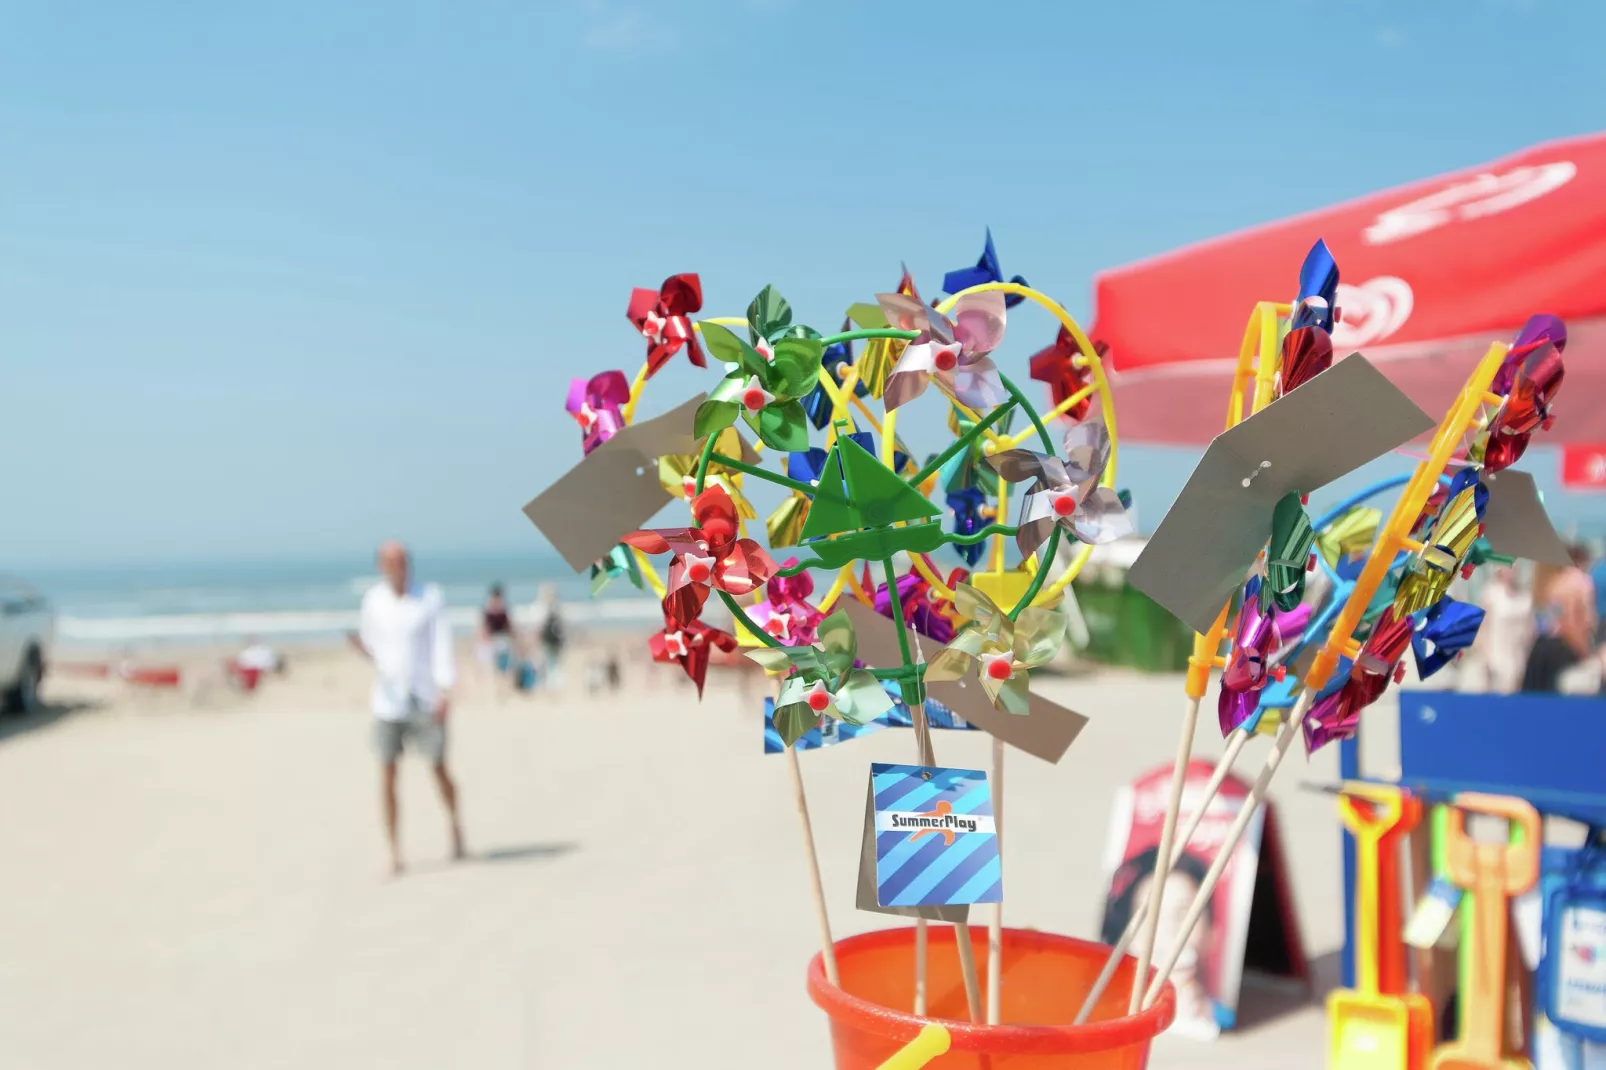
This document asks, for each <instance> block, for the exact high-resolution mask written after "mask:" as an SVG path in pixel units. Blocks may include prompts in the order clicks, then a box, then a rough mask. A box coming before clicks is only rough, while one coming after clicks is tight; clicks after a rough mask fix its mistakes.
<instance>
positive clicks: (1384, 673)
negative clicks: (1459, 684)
mask: <svg viewBox="0 0 1606 1070" xmlns="http://www.w3.org/2000/svg"><path fill="white" fill-rule="evenodd" d="M1414 630H1415V622H1414V621H1413V620H1412V619H1411V617H1410V616H1407V615H1396V614H1395V612H1394V607H1393V606H1392V605H1391V606H1389V607H1388V608H1387V609H1385V610H1384V611H1383V615H1382V616H1381V617H1379V618H1378V619H1377V623H1376V624H1374V625H1373V626H1372V634H1370V635H1368V636H1367V637H1366V642H1365V643H1364V644H1363V645H1362V646H1361V651H1360V653H1359V654H1358V655H1357V656H1356V658H1355V662H1354V664H1353V665H1351V666H1350V670H1349V677H1348V679H1346V680H1345V681H1344V683H1343V684H1342V685H1341V686H1339V687H1338V688H1337V689H1335V690H1332V691H1326V690H1325V689H1324V693H1323V694H1321V695H1320V696H1319V697H1318V698H1317V699H1316V702H1315V703H1314V704H1313V705H1312V706H1311V708H1310V712H1309V713H1307V714H1306V715H1305V723H1304V725H1303V726H1302V727H1303V728H1304V730H1305V749H1306V751H1309V752H1314V751H1316V750H1319V749H1320V748H1322V747H1325V746H1326V745H1327V744H1329V743H1331V742H1333V741H1334V740H1337V739H1350V738H1353V737H1354V735H1355V730H1356V728H1357V727H1358V726H1359V725H1360V721H1361V711H1362V710H1364V709H1365V708H1366V707H1368V706H1370V705H1371V704H1372V703H1374V702H1376V701H1377V700H1378V697H1379V696H1381V695H1382V694H1383V692H1384V691H1387V690H1388V686H1389V680H1390V679H1391V678H1392V679H1393V680H1395V681H1396V682H1398V680H1399V679H1400V677H1401V676H1402V674H1403V673H1404V672H1405V666H1404V665H1403V664H1401V662H1400V659H1401V658H1402V657H1404V656H1405V648H1406V647H1408V646H1410V645H1411V635H1412V633H1413V631H1414Z"/></svg>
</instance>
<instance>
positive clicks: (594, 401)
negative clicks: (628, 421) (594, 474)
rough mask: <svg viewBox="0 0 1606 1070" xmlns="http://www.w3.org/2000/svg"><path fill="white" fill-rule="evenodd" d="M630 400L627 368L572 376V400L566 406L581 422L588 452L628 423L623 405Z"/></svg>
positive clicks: (570, 394) (570, 383)
mask: <svg viewBox="0 0 1606 1070" xmlns="http://www.w3.org/2000/svg"><path fill="white" fill-rule="evenodd" d="M629 400H630V383H629V382H628V381H627V380H626V379H625V373H624V372H618V371H613V372H598V373H597V374H596V375H593V376H592V377H591V378H590V379H571V380H569V400H568V403H567V405H565V406H564V407H565V408H567V409H568V410H569V415H570V416H573V417H574V420H575V422H576V423H578V424H579V425H580V430H581V432H582V433H583V434H584V436H585V438H584V440H583V442H584V448H585V451H586V452H587V453H590V452H591V451H592V450H594V449H596V448H597V447H598V446H600V445H602V444H603V443H604V442H606V441H608V440H609V439H610V438H612V437H613V436H614V435H616V434H618V433H619V431H620V429H621V428H623V427H624V426H625V418H624V416H623V414H622V413H621V412H620V407H621V406H623V405H624V404H625V403H626V402H627V401H629Z"/></svg>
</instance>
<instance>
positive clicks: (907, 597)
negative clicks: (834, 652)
mask: <svg viewBox="0 0 1606 1070" xmlns="http://www.w3.org/2000/svg"><path fill="white" fill-rule="evenodd" d="M926 560H927V561H928V562H929V561H930V558H927V559H926ZM954 573H955V574H956V575H957V576H961V577H962V576H967V575H969V573H967V572H965V571H964V570H963V569H955V570H954ZM948 582H949V584H950V585H951V584H954V583H957V582H958V580H957V579H956V578H955V576H953V575H951V576H949V577H948ZM898 601H899V602H901V603H902V604H903V619H904V620H906V621H908V623H909V627H911V628H913V629H914V630H915V631H917V632H919V633H920V634H921V635H923V636H925V637H926V638H928V639H934V640H936V641H937V642H939V643H944V644H946V643H950V642H952V641H953V638H954V622H953V621H952V620H951V619H949V618H948V617H947V616H946V615H945V614H944V613H943V607H942V605H941V603H942V602H943V601H944V600H943V599H942V598H940V597H939V596H938V594H937V591H936V588H934V587H932V586H931V584H930V583H928V582H927V581H926V578H925V577H924V576H922V575H921V574H920V573H919V572H917V571H910V572H906V573H904V574H903V575H902V576H899V577H898ZM875 611H876V612H877V613H879V614H881V615H882V616H883V617H888V618H891V617H892V595H891V593H890V592H889V591H888V590H887V585H886V584H884V583H883V584H882V585H881V586H879V587H877V588H876V589H875Z"/></svg>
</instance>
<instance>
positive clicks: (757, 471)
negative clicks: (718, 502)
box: [699, 453, 814, 497]
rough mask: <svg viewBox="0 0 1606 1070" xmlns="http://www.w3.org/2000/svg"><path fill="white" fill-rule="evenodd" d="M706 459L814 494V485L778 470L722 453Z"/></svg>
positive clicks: (792, 488)
mask: <svg viewBox="0 0 1606 1070" xmlns="http://www.w3.org/2000/svg"><path fill="white" fill-rule="evenodd" d="M708 459H709V460H710V461H712V462H713V463H715V464H722V465H724V466H725V467H726V468H730V469H732V470H734V471H737V472H746V473H747V474H748V475H750V476H752V477H753V478H754V479H762V480H763V481H764V482H766V483H774V484H776V485H777V486H781V487H786V488H788V489H790V490H795V491H797V492H798V493H799V494H807V495H809V496H811V497H812V496H813V494H814V485H813V484H811V483H804V482H803V481H802V480H798V479H793V478H792V477H791V476H783V475H781V474H780V473H779V472H771V471H769V470H768V469H765V468H760V467H759V466H758V465H756V464H748V463H747V462H746V461H739V460H737V459H736V458H734V457H727V456H725V455H724V454H723V453H711V454H709V455H708ZM699 493H700V491H699Z"/></svg>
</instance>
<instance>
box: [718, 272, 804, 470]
mask: <svg viewBox="0 0 1606 1070" xmlns="http://www.w3.org/2000/svg"><path fill="white" fill-rule="evenodd" d="M747 328H748V337H749V338H750V339H751V341H747V342H744V341H743V340H742V339H741V338H739V337H737V336H736V335H735V334H733V333H732V332H731V331H730V329H729V328H726V327H722V326H720V325H719V324H716V323H704V324H703V325H702V332H703V344H705V345H706V346H708V350H709V352H711V353H713V354H714V357H715V358H716V359H718V360H722V361H724V362H725V363H726V364H728V365H731V366H732V369H733V370H732V371H731V372H730V374H728V375H726V376H725V378H724V379H722V380H720V383H719V385H718V386H716V387H715V388H714V390H713V392H712V393H710V394H709V396H708V399H707V400H706V401H704V402H703V403H702V404H701V405H700V406H698V408H697V416H696V420H695V421H694V424H695V426H694V431H695V433H696V434H697V435H698V437H701V436H703V435H706V434H711V433H712V432H713V431H715V430H718V429H720V428H724V427H729V426H730V425H731V424H733V423H735V422H736V417H737V416H738V415H740V416H741V417H742V419H743V420H745V421H747V425H748V426H749V427H751V428H752V429H753V430H754V431H756V432H757V433H758V437H759V438H760V439H762V440H763V441H764V444H765V445H766V446H769V447H771V448H772V449H778V450H805V449H808V446H809V418H808V414H807V413H806V412H804V410H803V402H802V399H803V398H805V397H808V396H809V394H810V393H811V392H813V390H814V388H815V386H816V385H817V384H818V383H819V381H820V372H821V363H820V362H821V358H822V357H823V356H824V354H825V343H824V342H822V341H820V338H819V336H818V334H816V333H815V332H814V331H813V330H812V329H810V328H808V327H803V326H793V324H792V306H791V305H789V304H787V302H786V299H785V298H784V297H782V296H781V295H780V294H778V293H776V292H775V288H774V287H772V286H766V287H764V289H763V290H761V291H760V292H759V295H758V296H757V297H755V298H753V302H752V304H750V305H748V306H747Z"/></svg>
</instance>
